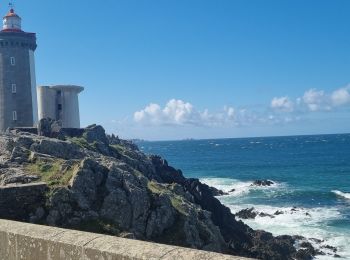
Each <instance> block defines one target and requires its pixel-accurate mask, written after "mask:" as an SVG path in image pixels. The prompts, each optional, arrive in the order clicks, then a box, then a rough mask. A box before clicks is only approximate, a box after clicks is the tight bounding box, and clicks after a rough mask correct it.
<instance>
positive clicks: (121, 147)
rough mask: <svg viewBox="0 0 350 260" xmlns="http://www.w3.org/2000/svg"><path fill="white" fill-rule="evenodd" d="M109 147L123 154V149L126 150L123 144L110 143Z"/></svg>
mask: <svg viewBox="0 0 350 260" xmlns="http://www.w3.org/2000/svg"><path fill="white" fill-rule="evenodd" d="M110 147H111V148H112V149H114V150H116V151H117V152H118V153H120V154H124V153H125V150H126V148H125V146H122V145H120V144H112V145H110Z"/></svg>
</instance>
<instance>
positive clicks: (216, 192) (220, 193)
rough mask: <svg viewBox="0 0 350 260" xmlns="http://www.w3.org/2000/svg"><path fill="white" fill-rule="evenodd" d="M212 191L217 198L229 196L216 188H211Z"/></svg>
mask: <svg viewBox="0 0 350 260" xmlns="http://www.w3.org/2000/svg"><path fill="white" fill-rule="evenodd" d="M210 190H211V192H212V194H213V196H215V197H219V196H224V195H228V193H227V192H224V191H222V190H219V189H217V188H215V187H210Z"/></svg>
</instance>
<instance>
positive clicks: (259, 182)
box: [251, 180, 275, 186]
mask: <svg viewBox="0 0 350 260" xmlns="http://www.w3.org/2000/svg"><path fill="white" fill-rule="evenodd" d="M273 184H275V183H274V182H273V181H269V180H255V181H254V182H253V183H252V184H251V186H271V185H273Z"/></svg>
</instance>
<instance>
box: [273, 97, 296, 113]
mask: <svg viewBox="0 0 350 260" xmlns="http://www.w3.org/2000/svg"><path fill="white" fill-rule="evenodd" d="M270 106H271V108H272V109H274V110H276V111H282V112H293V110H294V103H293V102H292V101H291V100H290V99H289V98H288V97H274V98H273V99H272V101H271V105H270Z"/></svg>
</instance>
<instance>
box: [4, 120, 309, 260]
mask: <svg viewBox="0 0 350 260" xmlns="http://www.w3.org/2000/svg"><path fill="white" fill-rule="evenodd" d="M51 125H52V124H51ZM42 128H43V129H42V131H41V133H44V134H43V135H44V136H38V135H34V134H30V133H22V132H19V131H11V132H9V133H7V134H3V135H1V136H0V159H1V160H0V181H1V184H2V185H3V187H6V185H9V184H10V183H12V185H13V184H14V183H17V184H19V183H21V184H22V183H29V184H33V183H34V182H38V181H41V182H44V183H45V184H43V186H41V187H42V190H40V191H38V193H35V192H33V193H32V194H31V193H30V192H29V194H28V193H26V192H25V189H23V190H21V189H20V190H19V191H16V193H14V194H12V196H14V197H17V200H18V201H19V202H20V201H27V200H25V198H24V197H28V198H37V199H38V198H40V199H39V200H38V201H39V202H40V203H32V205H29V203H25V204H23V205H22V210H21V211H20V212H21V213H19V214H20V215H21V219H24V220H26V221H31V222H33V223H41V224H47V225H52V226H60V227H68V228H72V229H79V230H86V231H92V232H98V233H105V234H111V235H116V236H122V237H129V238H135V239H141V240H150V241H156V242H161V243H166V244H173V245H180V246H186V247H192V248H198V249H203V250H210V251H216V252H224V253H229V254H234V255H241V256H249V257H255V258H260V259H294V258H296V259H304V258H298V254H299V255H301V254H302V255H303V257H304V256H305V254H306V255H310V256H311V253H309V252H311V251H310V250H309V251H308V252H304V251H303V252H300V250H299V251H297V250H296V249H295V247H294V244H295V242H296V241H297V238H293V237H290V236H281V237H274V236H273V235H272V234H270V233H268V232H264V231H255V230H253V229H251V228H250V227H248V226H247V225H245V224H244V223H243V222H241V221H238V220H236V218H235V216H234V215H233V214H232V213H231V212H230V209H229V208H227V207H225V206H224V205H222V204H221V203H220V202H219V200H218V199H216V198H215V196H217V195H218V194H219V193H220V191H219V190H216V189H213V188H211V187H209V186H207V185H205V184H203V183H201V182H200V181H199V180H198V179H186V178H185V177H184V176H183V174H182V172H181V171H180V170H176V169H174V168H173V167H171V166H169V165H168V163H167V161H166V160H164V159H162V158H161V157H159V156H146V155H145V154H143V153H142V152H140V151H139V150H138V149H137V147H136V146H135V145H133V144H132V143H130V142H127V141H123V140H120V139H119V138H117V137H115V136H107V135H106V134H105V131H104V129H103V128H102V127H100V126H96V125H92V126H89V127H87V128H86V129H84V130H82V131H79V132H76V133H77V135H76V136H74V135H69V136H66V135H61V136H60V139H54V138H50V137H48V136H51V135H50V131H52V127H51V130H48V131H46V130H45V129H46V128H45V127H42ZM22 191H23V194H22ZM34 200H35V199H34ZM29 201H30V199H29ZM1 203H4V204H3V205H2V204H1ZM26 205H27V206H26ZM4 207H6V208H7V209H10V208H12V205H11V204H10V203H9V202H8V201H7V202H3V201H1V200H0V208H1V209H2V208H4ZM12 209H13V208H12ZM11 212H14V213H15V212H16V210H14V211H11ZM0 217H4V211H0ZM10 217H11V218H13V219H16V218H15V216H13V215H12V216H10ZM309 249H310V248H309Z"/></svg>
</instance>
